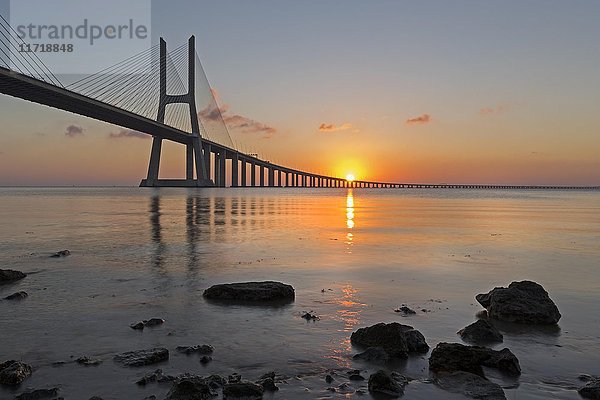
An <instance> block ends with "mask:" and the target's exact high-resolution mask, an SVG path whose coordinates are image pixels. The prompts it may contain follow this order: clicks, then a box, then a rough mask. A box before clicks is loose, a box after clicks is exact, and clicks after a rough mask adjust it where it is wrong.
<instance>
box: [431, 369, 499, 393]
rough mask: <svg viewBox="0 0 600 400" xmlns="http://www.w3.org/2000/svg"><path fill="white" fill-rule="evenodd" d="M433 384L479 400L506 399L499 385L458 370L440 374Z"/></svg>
mask: <svg viewBox="0 0 600 400" xmlns="http://www.w3.org/2000/svg"><path fill="white" fill-rule="evenodd" d="M434 382H435V384H436V385H437V386H439V387H440V388H442V389H444V390H447V391H449V392H452V393H461V394H463V395H464V396H466V397H471V398H473V399H480V400H506V396H505V395H504V391H503V390H502V388H501V387H500V385H498V384H496V383H493V382H490V381H488V380H487V379H485V378H482V377H481V376H479V375H475V374H471V373H469V372H464V371H458V372H452V373H449V374H440V375H439V376H438V377H437V379H435V381H434Z"/></svg>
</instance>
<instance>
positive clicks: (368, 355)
mask: <svg viewBox="0 0 600 400" xmlns="http://www.w3.org/2000/svg"><path fill="white" fill-rule="evenodd" d="M352 358H353V359H354V360H361V361H366V362H387V361H389V360H390V356H389V355H388V353H387V352H386V351H385V350H384V349H383V347H369V348H368V349H367V350H365V351H363V352H362V353H358V354H355V355H354V357H352Z"/></svg>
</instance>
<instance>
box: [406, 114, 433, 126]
mask: <svg viewBox="0 0 600 400" xmlns="http://www.w3.org/2000/svg"><path fill="white" fill-rule="evenodd" d="M430 122H431V116H430V115H429V114H423V115H420V116H418V117H414V118H409V119H407V120H406V124H407V125H425V124H428V123H430Z"/></svg>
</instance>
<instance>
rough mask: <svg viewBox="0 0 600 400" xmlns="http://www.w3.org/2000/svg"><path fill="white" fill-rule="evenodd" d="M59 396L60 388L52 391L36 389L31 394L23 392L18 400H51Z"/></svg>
mask: <svg viewBox="0 0 600 400" xmlns="http://www.w3.org/2000/svg"><path fill="white" fill-rule="evenodd" d="M57 395H58V388H52V389H36V390H32V391H29V392H23V393H21V394H20V395H18V396H17V397H15V398H16V399H17V400H38V399H40V400H41V399H50V398H56V396H57Z"/></svg>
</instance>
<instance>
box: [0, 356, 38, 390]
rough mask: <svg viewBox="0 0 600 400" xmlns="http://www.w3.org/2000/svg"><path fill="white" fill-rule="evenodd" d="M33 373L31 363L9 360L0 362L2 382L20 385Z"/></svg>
mask: <svg viewBox="0 0 600 400" xmlns="http://www.w3.org/2000/svg"><path fill="white" fill-rule="evenodd" d="M32 373H33V369H32V368H31V366H30V365H27V364H25V363H23V362H21V361H15V360H9V361H5V362H3V363H2V364H0V384H1V385H18V384H20V383H21V382H23V381H24V380H25V379H27V378H29V377H30V376H31V374H32Z"/></svg>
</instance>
